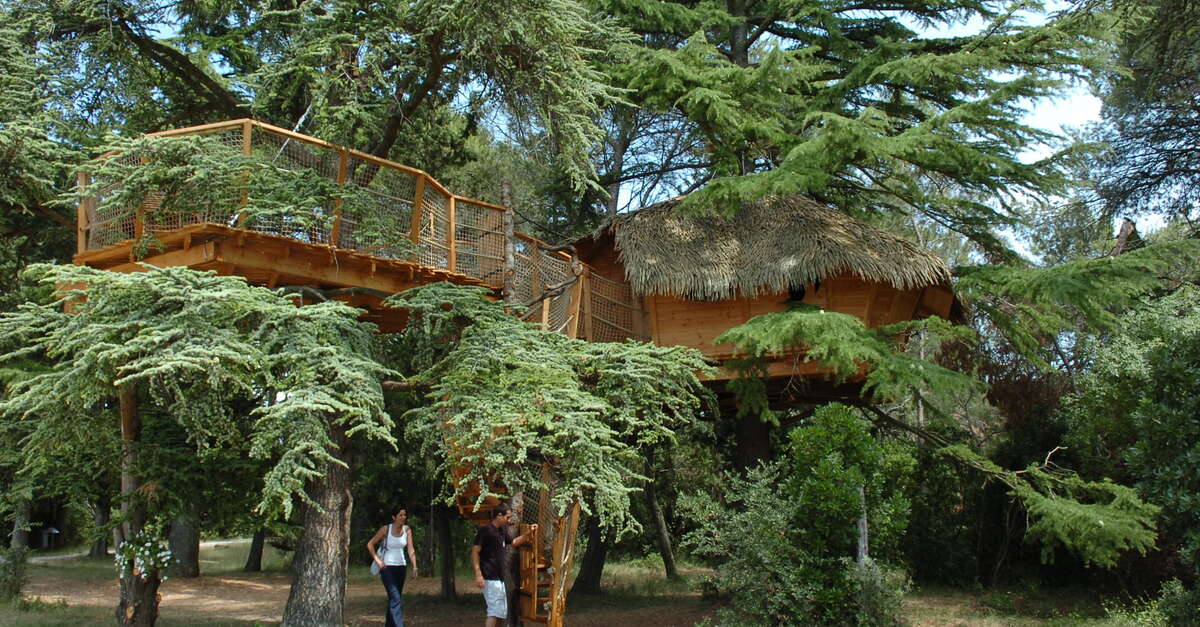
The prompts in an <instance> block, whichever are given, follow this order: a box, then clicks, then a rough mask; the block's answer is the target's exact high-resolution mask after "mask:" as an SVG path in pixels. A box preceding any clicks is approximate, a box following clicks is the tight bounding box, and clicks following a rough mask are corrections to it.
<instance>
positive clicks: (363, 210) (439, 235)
mask: <svg viewBox="0 0 1200 627" xmlns="http://www.w3.org/2000/svg"><path fill="white" fill-rule="evenodd" d="M153 135H154V136H158V137H179V136H187V135H207V136H213V137H216V138H217V140H218V142H219V143H221V144H224V145H225V146H227V147H228V148H229V149H231V150H234V151H237V152H240V154H242V155H244V156H247V157H254V158H256V159H257V160H258V161H261V162H266V163H269V164H271V165H274V166H276V167H281V168H284V169H288V170H301V169H307V170H311V171H312V172H314V173H315V174H316V175H318V176H322V177H326V178H327V179H329V180H331V181H333V182H335V183H336V184H337V185H342V186H350V187H353V188H354V189H353V190H352V191H353V192H354V193H353V194H346V195H345V196H344V197H339V198H338V200H336V201H334V202H332V203H329V206H324V207H313V208H306V209H307V210H308V211H311V212H312V214H310V215H305V216H304V218H305V219H304V220H296V219H294V217H289V216H279V215H270V216H263V215H247V214H246V213H245V212H243V211H241V206H242V205H244V204H245V202H246V198H247V193H248V192H247V190H245V189H242V190H240V197H241V200H240V201H237V202H228V203H222V204H220V206H196V207H194V208H193V207H189V208H188V210H187V211H186V212H178V211H176V212H172V213H171V214H169V215H168V214H165V213H163V212H156V211H155V209H156V208H157V206H158V203H159V202H160V201H161V196H156V195H155V194H153V193H151V194H149V196H148V197H147V198H145V199H144V201H143V202H142V204H141V205H140V206H138V207H136V208H132V210H131V208H130V207H119V208H110V209H105V210H101V209H100V207H102V206H104V203H103V202H101V200H102V199H103V198H104V195H105V193H106V191H107V190H112V189H115V188H116V187H117V186H118V185H119V184H120V182H119V181H112V182H111V183H108V184H105V185H100V186H99V191H98V193H97V194H96V195H95V196H94V197H89V198H85V199H83V200H82V201H81V202H80V204H79V206H78V216H77V236H78V249H77V250H78V252H79V253H81V254H82V253H86V252H88V251H94V250H99V249H103V248H106V247H109V246H117V245H128V244H129V242H130V241H131V240H138V239H141V238H143V237H144V236H146V235H148V234H153V233H155V232H165V231H173V230H179V229H182V228H184V227H188V226H192V225H199V224H219V225H224V226H227V227H231V228H237V229H244V230H248V231H255V232H259V233H265V234H270V235H276V236H282V237H287V238H290V239H293V240H297V241H300V242H303V243H306V244H312V245H322V246H328V247H330V248H332V249H335V250H347V251H353V252H358V253H363V254H368V255H372V256H375V257H381V258H391V259H403V260H406V261H411V262H415V263H417V264H420V265H421V266H425V267H429V268H434V269H438V270H444V271H446V272H450V273H453V274H456V275H461V276H464V277H471V278H473V279H475V280H476V281H477V282H479V283H482V284H484V285H487V286H490V287H492V288H495V289H502V288H504V287H505V280H506V277H507V278H508V280H509V281H510V285H509V286H508V287H509V288H510V289H511V291H512V292H513V297H514V298H513V299H514V300H516V301H517V302H521V303H529V302H534V305H533V306H532V307H531V308H530V310H529V311H528V312H527V313H526V315H525V316H524V317H525V319H526V320H529V321H532V322H537V323H540V324H541V325H542V327H543V328H545V329H547V330H552V331H557V332H561V333H565V334H567V335H569V336H571V337H583V338H584V339H588V340H592V341H620V340H623V339H625V338H627V337H640V338H641V339H648V338H645V337H644V335H645V334H644V333H639V332H637V331H635V330H634V326H635V325H632V324H630V323H629V320H631V319H632V317H633V316H634V315H636V313H637V312H639V311H640V306H639V305H638V299H637V298H636V296H634V295H633V294H632V292H631V291H630V290H629V289H628V285H625V284H622V283H616V282H613V281H607V280H604V279H601V278H599V277H595V278H593V276H594V275H593V274H592V272H591V271H590V268H587V267H586V266H584V265H582V264H577V263H575V264H573V263H572V259H571V257H570V255H567V254H565V253H562V252H558V251H547V250H544V248H545V243H544V242H541V241H539V240H537V239H536V238H533V237H530V236H528V235H525V234H523V233H518V232H514V231H513V229H512V224H513V220H512V217H511V216H512V214H511V209H509V208H508V207H503V206H500V205H495V204H492V203H488V202H484V201H481V200H476V199H473V198H468V197H465V196H460V195H457V194H454V193H452V192H451V191H449V190H448V189H446V188H445V187H444V186H443V185H442V184H441V183H439V182H438V181H437V180H436V179H434V178H433V177H432V176H429V175H428V174H427V173H425V172H423V171H421V170H418V169H416V168H411V167H408V166H404V165H401V164H399V163H395V162H393V161H389V160H387V159H382V158H379V157H376V156H374V155H371V154H368V153H364V152H361V151H358V150H354V149H352V148H346V147H343V146H338V145H335V144H331V143H329V142H326V141H323V140H320V139H317V138H315V137H309V136H307V135H303V134H300V133H296V132H293V131H290V130H288V129H285V128H280V127H277V126H272V125H270V124H265V123H263V122H258V121H256V120H250V119H240V120H230V121H227V122H217V123H213V124H206V125H202V126H193V127H188V128H181V129H173V130H168V131H161V132H158V133H154V134H153ZM101 158H104V159H125V160H128V163H129V164H130V165H132V166H134V167H136V166H137V165H139V164H140V163H145V159H144V158H143V157H139V156H138V155H131V154H107V155H103V156H102V157H101ZM78 183H79V185H80V187H81V188H83V187H87V186H90V185H92V183H93V181H92V180H91V179H90V178H89V175H87V174H83V173H81V174H80V175H79V180H78ZM235 196H236V195H235ZM345 197H350V198H353V200H352V201H346V200H344V198H345ZM193 209H194V210H193ZM313 214H315V215H313ZM506 259H512V260H513V262H512V265H511V266H509V264H508V262H507V261H506ZM572 279H574V281H573V282H572ZM568 282H569V283H570V286H569V287H568V288H565V289H561V290H558V291H557V292H555V293H554V295H552V296H550V297H546V298H543V299H542V300H537V299H538V298H539V297H542V296H544V295H546V290H548V289H550V288H552V287H554V286H562V285H563V284H564V283H568Z"/></svg>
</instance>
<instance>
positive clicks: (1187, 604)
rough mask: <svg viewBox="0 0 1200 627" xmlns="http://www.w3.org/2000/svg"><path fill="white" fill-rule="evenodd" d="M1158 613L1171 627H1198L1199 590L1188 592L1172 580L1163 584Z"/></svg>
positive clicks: (1199, 623)
mask: <svg viewBox="0 0 1200 627" xmlns="http://www.w3.org/2000/svg"><path fill="white" fill-rule="evenodd" d="M1158 611H1159V612H1161V613H1162V615H1163V617H1164V618H1165V619H1166V621H1167V624H1168V625H1172V626H1173V627H1200V590H1188V589H1186V588H1184V587H1183V584H1182V583H1180V581H1179V580H1178V579H1172V580H1170V581H1168V582H1166V583H1165V584H1163V587H1162V593H1161V594H1160V595H1159V597H1158Z"/></svg>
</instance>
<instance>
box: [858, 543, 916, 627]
mask: <svg viewBox="0 0 1200 627" xmlns="http://www.w3.org/2000/svg"><path fill="white" fill-rule="evenodd" d="M849 570H850V573H851V577H852V578H853V580H854V584H855V588H856V589H857V592H856V598H857V601H858V624H859V626H860V627H885V626H889V625H896V624H898V623H899V621H898V620H897V618H896V617H897V616H899V615H900V604H901V603H902V602H903V601H904V595H905V594H907V593H908V590H909V589H910V588H911V587H912V585H911V582H910V581H909V578H908V574H907V573H905V572H904V571H902V570H899V569H895V568H885V567H883V566H880V565H879V564H878V563H877V562H875V560H872V559H870V558H867V559H866V560H865V561H863V562H862V563H861V564H855V563H851V564H850V566H849Z"/></svg>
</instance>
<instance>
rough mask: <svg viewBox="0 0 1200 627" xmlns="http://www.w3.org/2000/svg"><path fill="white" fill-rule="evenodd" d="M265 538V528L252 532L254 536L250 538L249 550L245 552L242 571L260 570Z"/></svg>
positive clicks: (257, 571) (254, 571) (255, 571)
mask: <svg viewBox="0 0 1200 627" xmlns="http://www.w3.org/2000/svg"><path fill="white" fill-rule="evenodd" d="M266 539H267V531H266V529H259V530H258V531H255V532H254V538H252V539H251V540H250V552H249V553H248V554H246V565H245V566H243V567H242V572H244V573H261V572H262V557H263V544H265V543H266Z"/></svg>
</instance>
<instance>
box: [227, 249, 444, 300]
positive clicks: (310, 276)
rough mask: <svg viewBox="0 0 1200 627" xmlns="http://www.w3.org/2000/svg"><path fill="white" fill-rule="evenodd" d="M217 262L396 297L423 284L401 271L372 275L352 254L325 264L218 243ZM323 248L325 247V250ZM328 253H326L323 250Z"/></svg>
mask: <svg viewBox="0 0 1200 627" xmlns="http://www.w3.org/2000/svg"><path fill="white" fill-rule="evenodd" d="M215 244H216V260H218V261H222V262H225V263H229V264H232V265H235V266H237V267H238V268H243V269H246V270H259V271H266V272H278V273H280V274H286V275H289V276H296V277H304V278H305V279H306V282H308V283H312V284H315V285H337V286H342V287H364V288H368V289H373V290H379V291H381V292H386V293H388V294H395V293H396V292H401V291H403V290H406V289H408V288H410V287H414V286H416V285H419V284H421V283H422V281H420V280H413V279H408V280H406V279H405V278H403V277H402V276H400V273H397V272H376V273H375V274H374V275H372V274H371V273H370V269H369V262H367V261H366V260H363V261H359V260H358V259H353V258H351V257H350V256H348V255H343V256H341V257H340V263H338V265H336V266H334V265H329V264H327V263H325V259H326V257H325V256H320V255H313V254H307V255H301V254H295V253H298V252H299V251H298V250H297V251H294V253H293V254H292V255H291V256H289V257H286V258H285V257H282V256H281V255H279V254H278V253H276V252H275V251H272V250H267V249H264V248H263V247H261V246H234V245H232V244H231V243H230V242H216V243H215ZM321 248H322V249H323V247H321ZM321 252H324V250H321Z"/></svg>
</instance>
